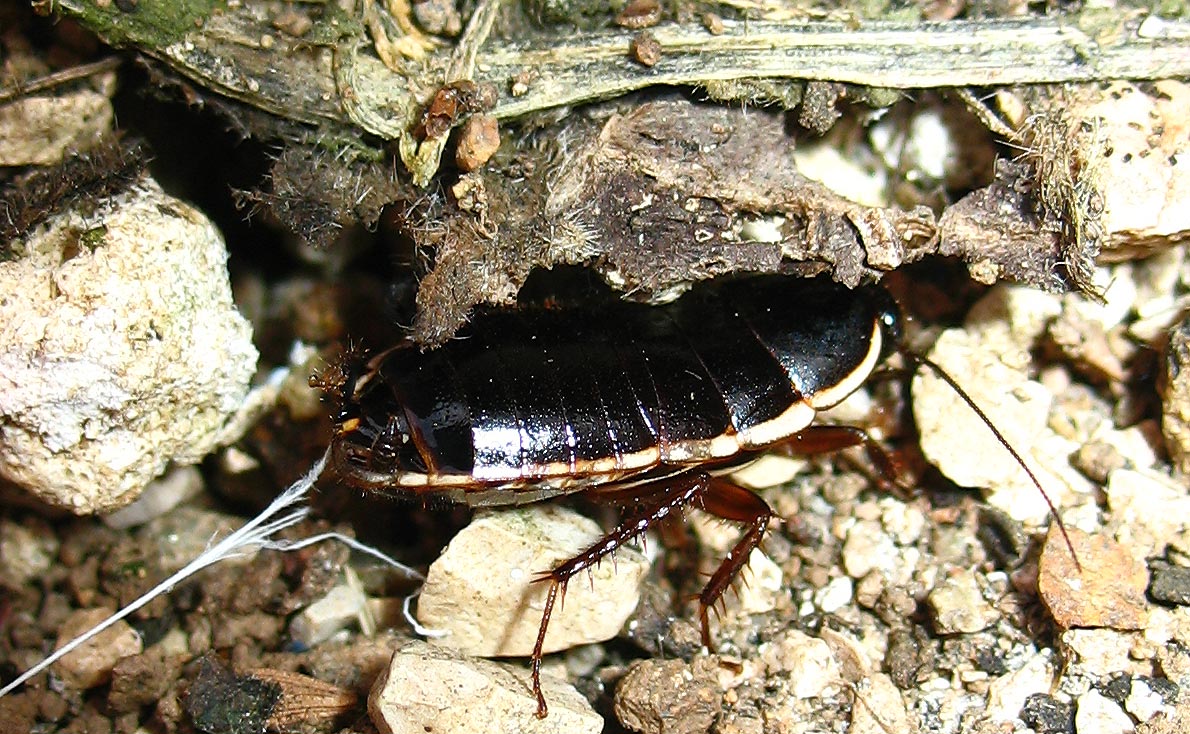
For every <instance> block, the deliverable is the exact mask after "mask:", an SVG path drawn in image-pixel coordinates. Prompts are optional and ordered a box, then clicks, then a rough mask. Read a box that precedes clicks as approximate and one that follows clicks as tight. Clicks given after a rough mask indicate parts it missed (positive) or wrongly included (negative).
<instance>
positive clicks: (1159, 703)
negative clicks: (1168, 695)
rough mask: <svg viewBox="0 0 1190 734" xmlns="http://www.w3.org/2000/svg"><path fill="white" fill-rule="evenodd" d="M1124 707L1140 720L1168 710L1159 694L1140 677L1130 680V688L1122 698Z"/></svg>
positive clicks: (1148, 718)
mask: <svg viewBox="0 0 1190 734" xmlns="http://www.w3.org/2000/svg"><path fill="white" fill-rule="evenodd" d="M1124 708H1125V709H1127V710H1128V713H1130V714H1132V715H1133V716H1135V717H1136V718H1137V719H1139V720H1140V721H1148V720H1150V719H1152V718H1153V717H1155V716H1157V714H1160V713H1163V712H1166V711H1167V710H1168V708H1167V707H1166V705H1165V699H1163V698H1162V697H1161V694H1160V693H1158V692H1157V691H1154V690H1153V689H1152V688H1151V687H1149V685H1148V683H1147V682H1146V681H1144V680H1142V679H1140V678H1134V679H1133V680H1132V686H1131V690H1129V692H1128V697H1127V698H1126V699H1124Z"/></svg>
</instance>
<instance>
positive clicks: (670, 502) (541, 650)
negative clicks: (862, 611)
mask: <svg viewBox="0 0 1190 734" xmlns="http://www.w3.org/2000/svg"><path fill="white" fill-rule="evenodd" d="M716 484H717V482H716V480H714V479H713V478H712V477H711V476H710V475H709V474H707V473H706V472H686V473H682V474H679V475H677V476H667V477H664V478H661V479H657V480H654V481H648V482H643V483H635V484H632V485H630V486H623V485H610V486H607V487H600V488H597V489H594V490H592V491H593V492H594V496H595V497H596V498H598V499H599V500H600V501H603V502H608V503H610V504H616V505H633V506H635V507H636V508H637V509H636V510H635V511H633V512H631V513H629V514H628V515H627V516H625V517H624V519H623V520H621V521H620V524H619V525H617V526H616V527H615V528H614V529H612V531H611V532H609V533H607V534H606V535H604V536H603V537H602V538H600V539H599V540H598V541H597V542H596V543H595V544H594V545H592V546H591V547H589V548H587V549H586V550H584V551H583V552H581V553H579V554H578V555H576V556H574V557H573V558H571V559H570V560H568V561H565V562H563V563H561V564H559V565H558V566H556V567H554V569H553V570H551V571H545V572H543V573H541V574H540V575H539V576H538V578H537V581H542V582H546V583H548V584H549V590H548V591H547V592H546V598H545V608H544V609H543V610H542V613H541V626H540V627H539V628H538V630H537V642H536V644H534V646H533V654H532V656H531V657H530V670H531V672H532V678H533V695H534V696H536V697H537V717H538V718H544V717H545V715H546V713H547V707H546V703H545V696H544V694H542V691H541V658H542V656H543V655H544V654H545V634H546V630H547V629H548V628H549V624H550V617H551V616H552V615H553V612H554V604H555V603H556V602H557V600H558V596H559V594H561V595H562V596H563V598H564V597H565V594H566V584H567V582H569V581H570V579H571V578H573V577H574V576H575V575H576V574H577V573H579V572H580V571H582V570H584V569H587V568H591V567H592V566H594V565H596V564H598V563H599V562H600V561H601V560H603V559H604V558H605V557H607V556H609V555H611V554H612V553H614V552H615V551H616V549H617V548H619V547H620V546H621V545H623V544H624V543H627V542H629V541H631V540H633V539H635V538H638V537H640V536H641V535H643V534H644V533H645V532H647V531H648V530H649V528H651V527H653V526H654V525H656V524H657V523H659V522H661V521H662V520H664V519H665V518H667V517H670V516H672V515H675V514H678V513H680V512H682V510H684V509H685V508H687V507H689V506H690V505H691V504H695V505H696V506H699V507H704V506H705V500H706V495H707V494H708V493H709V492H708V490H710V489H712V488H713V487H715V486H716ZM739 491H745V490H739ZM749 494H751V493H749ZM753 496H754V497H755V495H753ZM757 499H759V498H757ZM762 502H763V501H762ZM715 506H717V505H715ZM765 509H766V510H767V509H768V508H767V506H766V508H765ZM727 519H732V518H727ZM753 545H755V543H753ZM716 573H718V572H716ZM712 580H713V579H712ZM720 593H722V592H720ZM706 636H707V633H706V629H705V627H704V630H703V637H704V639H706Z"/></svg>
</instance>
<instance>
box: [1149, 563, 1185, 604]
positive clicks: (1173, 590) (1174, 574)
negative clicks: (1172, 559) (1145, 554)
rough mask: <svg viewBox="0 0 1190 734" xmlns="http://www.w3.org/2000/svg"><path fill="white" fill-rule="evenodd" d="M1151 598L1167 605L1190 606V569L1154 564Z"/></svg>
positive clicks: (1150, 586) (1150, 585)
mask: <svg viewBox="0 0 1190 734" xmlns="http://www.w3.org/2000/svg"><path fill="white" fill-rule="evenodd" d="M1151 568H1152V572H1153V580H1152V582H1151V583H1150V584H1149V596H1151V597H1153V598H1154V599H1156V600H1157V601H1163V602H1165V603H1167V604H1179V605H1181V606H1186V605H1190V568H1184V567H1182V566H1171V565H1169V564H1168V563H1163V562H1154V563H1153V564H1152V566H1151Z"/></svg>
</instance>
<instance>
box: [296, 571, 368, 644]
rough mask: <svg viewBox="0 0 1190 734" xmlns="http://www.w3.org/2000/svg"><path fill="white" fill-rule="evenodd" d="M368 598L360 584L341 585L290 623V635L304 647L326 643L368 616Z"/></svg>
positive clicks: (299, 613) (301, 612)
mask: <svg viewBox="0 0 1190 734" xmlns="http://www.w3.org/2000/svg"><path fill="white" fill-rule="evenodd" d="M367 604H368V597H367V596H366V595H365V594H364V592H363V590H362V589H361V588H360V587H359V585H358V584H340V585H338V586H336V587H335V588H333V589H331V590H330V591H329V592H327V594H326V596H324V597H322V598H321V599H319V600H318V601H316V602H314V603H313V604H311V605H309V606H308V607H306V608H305V609H303V610H302V611H300V612H298V614H297V615H296V616H295V617H294V618H293V620H292V621H291V622H290V623H289V636H290V637H291V638H292V639H293V641H294V642H297V643H300V644H302V645H304V646H305V647H314V646H315V645H318V644H321V643H323V642H326V641H327V640H329V639H331V638H332V637H334V636H335V633H337V632H339V631H340V630H342V629H345V628H346V627H347V626H348V625H350V624H353V623H355V622H357V621H358V620H359V619H360V617H361V616H362V615H365V614H367V611H366V608H367Z"/></svg>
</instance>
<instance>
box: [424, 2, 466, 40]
mask: <svg viewBox="0 0 1190 734" xmlns="http://www.w3.org/2000/svg"><path fill="white" fill-rule="evenodd" d="M413 18H414V19H415V20H416V21H417V24H418V25H419V26H421V27H422V28H423V29H424V30H425V31H426V32H427V33H435V34H438V35H440V36H451V37H454V36H457V35H459V32H460V31H462V30H463V18H462V16H461V15H459V9H458V8H457V7H455V0H422V1H421V2H415V3H413Z"/></svg>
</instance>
